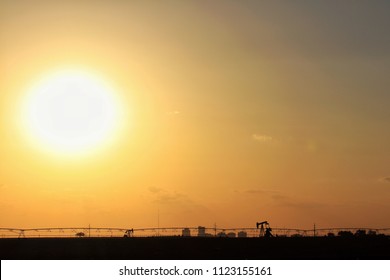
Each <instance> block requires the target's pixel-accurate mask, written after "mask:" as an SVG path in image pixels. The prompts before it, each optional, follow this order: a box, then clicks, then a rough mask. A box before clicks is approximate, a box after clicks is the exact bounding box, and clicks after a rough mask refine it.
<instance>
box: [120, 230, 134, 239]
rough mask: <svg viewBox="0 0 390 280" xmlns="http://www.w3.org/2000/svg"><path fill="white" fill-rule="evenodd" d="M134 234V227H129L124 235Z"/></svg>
mask: <svg viewBox="0 0 390 280" xmlns="http://www.w3.org/2000/svg"><path fill="white" fill-rule="evenodd" d="M133 234H134V229H128V230H126V231H125V234H124V235H123V237H132V236H133Z"/></svg>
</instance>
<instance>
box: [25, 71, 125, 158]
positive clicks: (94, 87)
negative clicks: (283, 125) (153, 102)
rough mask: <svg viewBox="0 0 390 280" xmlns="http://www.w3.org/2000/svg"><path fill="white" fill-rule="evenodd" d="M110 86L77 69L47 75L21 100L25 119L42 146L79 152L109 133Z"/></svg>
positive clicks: (113, 107)
mask: <svg viewBox="0 0 390 280" xmlns="http://www.w3.org/2000/svg"><path fill="white" fill-rule="evenodd" d="M114 97H115V93H114V92H113V89H112V88H111V87H110V86H109V85H108V84H107V83H105V82H104V81H103V80H102V79H101V78H100V77H96V76H94V75H90V74H89V73H87V72H83V71H77V70H65V71H60V72H57V73H55V74H52V75H49V76H47V77H46V78H45V79H43V80H42V81H41V82H39V83H38V84H37V85H35V86H34V87H33V88H32V89H31V90H30V91H29V94H28V97H27V99H26V102H25V108H24V109H25V110H24V112H25V114H24V117H25V123H26V124H27V127H28V129H29V130H30V132H31V135H32V136H33V137H34V138H36V139H37V140H38V141H39V142H40V143H41V144H42V145H43V147H44V148H46V149H47V148H49V149H50V150H51V151H52V152H57V153H63V154H64V153H65V154H75V153H77V154H80V153H84V152H87V151H90V150H91V149H94V148H96V147H98V146H99V145H101V144H103V143H104V142H105V141H106V140H108V139H110V138H111V137H112V134H113V133H114V130H115V129H116V124H117V122H118V106H117V105H118V104H117V102H115V98H114Z"/></svg>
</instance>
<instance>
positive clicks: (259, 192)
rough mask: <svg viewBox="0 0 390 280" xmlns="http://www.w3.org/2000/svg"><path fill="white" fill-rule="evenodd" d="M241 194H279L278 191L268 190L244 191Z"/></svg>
mask: <svg viewBox="0 0 390 280" xmlns="http://www.w3.org/2000/svg"><path fill="white" fill-rule="evenodd" d="M243 193H248V194H266V195H271V194H276V193H279V191H277V190H270V189H247V190H244V191H243Z"/></svg>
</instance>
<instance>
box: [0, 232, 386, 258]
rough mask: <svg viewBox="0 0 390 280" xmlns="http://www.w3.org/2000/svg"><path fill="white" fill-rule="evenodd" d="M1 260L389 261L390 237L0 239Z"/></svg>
mask: <svg viewBox="0 0 390 280" xmlns="http://www.w3.org/2000/svg"><path fill="white" fill-rule="evenodd" d="M0 259H2V260H7V259H27V260H29V259H76V260H82V259H92V260H99V259H114V260H121V259H129V260H130V259H141V260H143V259H145V260H148V259H184V260H193V259H194V260H195V259H205V260H212V259H232V260H233V259H267V260H306V259H307V260H310V259H317V260H341V259H349V260H354V259H363V260H369V259H387V260H389V259H390V237H387V236H383V237H379V236H378V237H361V238H357V237H349V238H343V237H316V238H313V237H299V238H281V237H279V238H268V239H267V238H183V237H147V238H142V237H136V238H22V239H16V238H14V239H11V238H3V239H0Z"/></svg>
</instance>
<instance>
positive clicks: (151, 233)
mask: <svg viewBox="0 0 390 280" xmlns="http://www.w3.org/2000/svg"><path fill="white" fill-rule="evenodd" d="M184 230H186V232H188V233H189V234H188V235H187V236H201V237H214V236H220V237H222V236H228V237H229V236H230V237H236V236H239V237H240V233H244V235H242V234H241V236H244V237H258V236H259V229H257V228H216V227H164V228H161V227H160V228H158V227H157V228H156V227H154V228H115V227H110V228H107V227H65V228H55V227H53V228H0V238H28V237H30V238H39V237H46V238H47V237H53V238H65V237H123V236H131V237H157V236H161V237H164V236H167V237H168V236H183V235H184V234H183V233H184ZM342 231H344V232H351V233H356V232H358V231H360V232H364V233H367V234H384V235H390V228H317V229H297V228H294V229H291V228H272V233H273V235H274V236H280V237H299V236H326V235H337V234H338V233H339V232H342ZM129 232H130V233H131V235H128V233H129Z"/></svg>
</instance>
